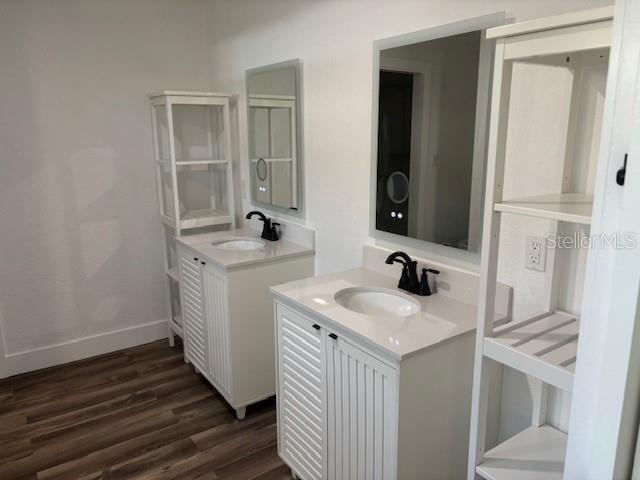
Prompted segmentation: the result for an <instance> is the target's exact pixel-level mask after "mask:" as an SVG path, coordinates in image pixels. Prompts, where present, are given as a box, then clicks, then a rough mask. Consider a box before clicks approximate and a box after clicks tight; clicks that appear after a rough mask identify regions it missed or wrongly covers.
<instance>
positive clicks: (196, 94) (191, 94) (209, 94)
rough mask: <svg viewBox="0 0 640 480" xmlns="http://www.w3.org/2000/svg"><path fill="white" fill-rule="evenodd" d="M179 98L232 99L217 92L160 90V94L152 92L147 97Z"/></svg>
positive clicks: (230, 95)
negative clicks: (172, 96) (173, 96)
mask: <svg viewBox="0 0 640 480" xmlns="http://www.w3.org/2000/svg"><path fill="white" fill-rule="evenodd" d="M170 95H175V96H181V97H225V98H232V97H233V95H232V94H231V93H219V92H188V91H184V90H162V91H160V92H153V93H150V94H148V95H147V97H149V98H154V97H164V96H170Z"/></svg>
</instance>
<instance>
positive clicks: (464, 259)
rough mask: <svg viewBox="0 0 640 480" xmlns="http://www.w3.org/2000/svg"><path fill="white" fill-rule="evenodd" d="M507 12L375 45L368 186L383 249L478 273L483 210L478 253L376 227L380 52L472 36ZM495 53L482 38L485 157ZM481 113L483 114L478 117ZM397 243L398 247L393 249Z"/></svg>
mask: <svg viewBox="0 0 640 480" xmlns="http://www.w3.org/2000/svg"><path fill="white" fill-rule="evenodd" d="M505 19H506V13H505V12H504V11H501V12H496V13H491V14H488V15H483V16H480V17H474V18H469V19H466V20H461V21H459V22H454V23H448V24H445V25H439V26H437V27H432V28H426V29H424V30H419V31H417V32H411V33H406V34H402V35H397V36H394V37H389V38H384V39H380V40H376V41H374V42H373V88H372V108H371V179H370V187H369V190H370V191H369V235H370V236H371V237H373V238H374V239H375V240H376V242H377V243H379V244H380V245H381V246H388V247H390V248H394V249H395V248H396V247H397V245H398V244H400V245H402V246H404V247H408V248H411V249H413V250H417V251H419V252H426V253H428V254H429V256H430V257H432V258H436V259H445V260H447V261H448V262H449V263H452V262H453V264H455V265H458V266H461V267H464V268H468V269H471V270H474V271H478V270H479V265H480V255H481V252H482V220H483V217H484V215H483V212H484V209H482V208H481V212H480V219H479V222H480V234H479V235H480V243H479V245H478V251H477V252H469V251H468V250H462V249H459V248H455V247H449V246H445V245H441V244H439V243H434V242H430V241H428V240H420V239H417V238H412V237H407V236H404V235H398V234H395V233H389V232H385V231H383V230H378V229H377V228H376V208H377V205H376V189H377V174H378V103H379V92H380V88H379V87H380V52H381V51H382V50H387V49H390V48H396V47H403V46H406V45H413V44H415V43H422V42H427V41H429V40H436V39H438V38H443V37H450V36H453V35H459V34H462V33H469V32H473V31H476V30H486V29H487V28H491V27H497V26H499V25H504V24H505V23H506V20H505ZM494 51H495V41H492V40H487V39H486V38H484V36H483V39H482V43H481V45H480V59H481V62H483V63H482V65H483V68H482V69H481V70H480V72H479V74H478V84H480V83H481V82H483V81H484V82H488V85H487V88H486V89H482V90H481V89H480V88H479V89H478V97H477V106H476V130H477V129H478V125H479V124H480V126H481V127H482V128H483V129H484V131H485V134H484V136H482V137H481V138H476V139H474V151H482V152H484V154H485V157H486V145H487V136H488V133H489V128H488V127H489V103H490V98H491V87H492V82H491V77H492V73H493V59H494ZM478 112H480V114H478ZM486 168H487V164H486V159H485V162H484V168H483V172H482V190H483V192H482V202H481V204H482V205H483V206H484V201H485V200H484V199H485V195H484V193H485V192H484V189H485V177H486ZM394 244H395V246H394Z"/></svg>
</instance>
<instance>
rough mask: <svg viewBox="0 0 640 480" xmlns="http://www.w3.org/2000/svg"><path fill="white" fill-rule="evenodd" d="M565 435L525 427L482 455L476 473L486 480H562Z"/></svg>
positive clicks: (543, 427)
mask: <svg viewBox="0 0 640 480" xmlns="http://www.w3.org/2000/svg"><path fill="white" fill-rule="evenodd" d="M566 449H567V436H566V435H565V434H564V433H562V432H559V431H558V430H556V429H555V428H552V427H550V426H548V425H543V426H542V427H529V428H527V429H525V430H523V431H522V432H520V433H518V434H517V435H514V436H513V437H511V438H510V439H508V440H507V441H505V442H503V443H501V444H499V445H498V446H496V447H495V448H492V449H491V450H489V451H488V452H486V453H485V454H484V459H483V461H482V463H481V464H480V465H478V466H477V467H476V473H477V474H478V475H480V476H482V477H483V478H485V479H487V480H562V473H563V471H564V456H565V451H566Z"/></svg>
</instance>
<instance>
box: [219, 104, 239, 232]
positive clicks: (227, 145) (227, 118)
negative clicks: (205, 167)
mask: <svg viewBox="0 0 640 480" xmlns="http://www.w3.org/2000/svg"><path fill="white" fill-rule="evenodd" d="M222 115H223V119H224V158H225V160H226V161H227V163H226V164H225V165H226V169H227V207H228V209H229V215H231V228H235V227H236V213H235V203H234V202H235V200H234V198H233V168H232V164H233V162H232V158H231V115H230V114H229V99H228V98H227V99H225V101H224V105H223V111H222Z"/></svg>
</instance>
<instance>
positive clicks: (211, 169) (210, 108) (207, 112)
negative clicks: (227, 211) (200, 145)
mask: <svg viewBox="0 0 640 480" xmlns="http://www.w3.org/2000/svg"><path fill="white" fill-rule="evenodd" d="M203 108H204V119H205V120H204V123H205V129H206V130H207V157H208V159H209V160H214V159H215V160H217V158H214V155H213V127H214V125H215V126H216V127H217V126H218V125H217V122H213V124H212V122H211V116H212V114H213V112H214V111H216V110H217V106H216V105H204V107H203ZM205 168H206V169H207V170H208V173H209V188H210V189H211V192H210V194H209V208H211V209H212V210H216V207H217V204H216V196H215V185H216V180H215V168H216V167H215V164H210V165H206V166H205Z"/></svg>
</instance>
